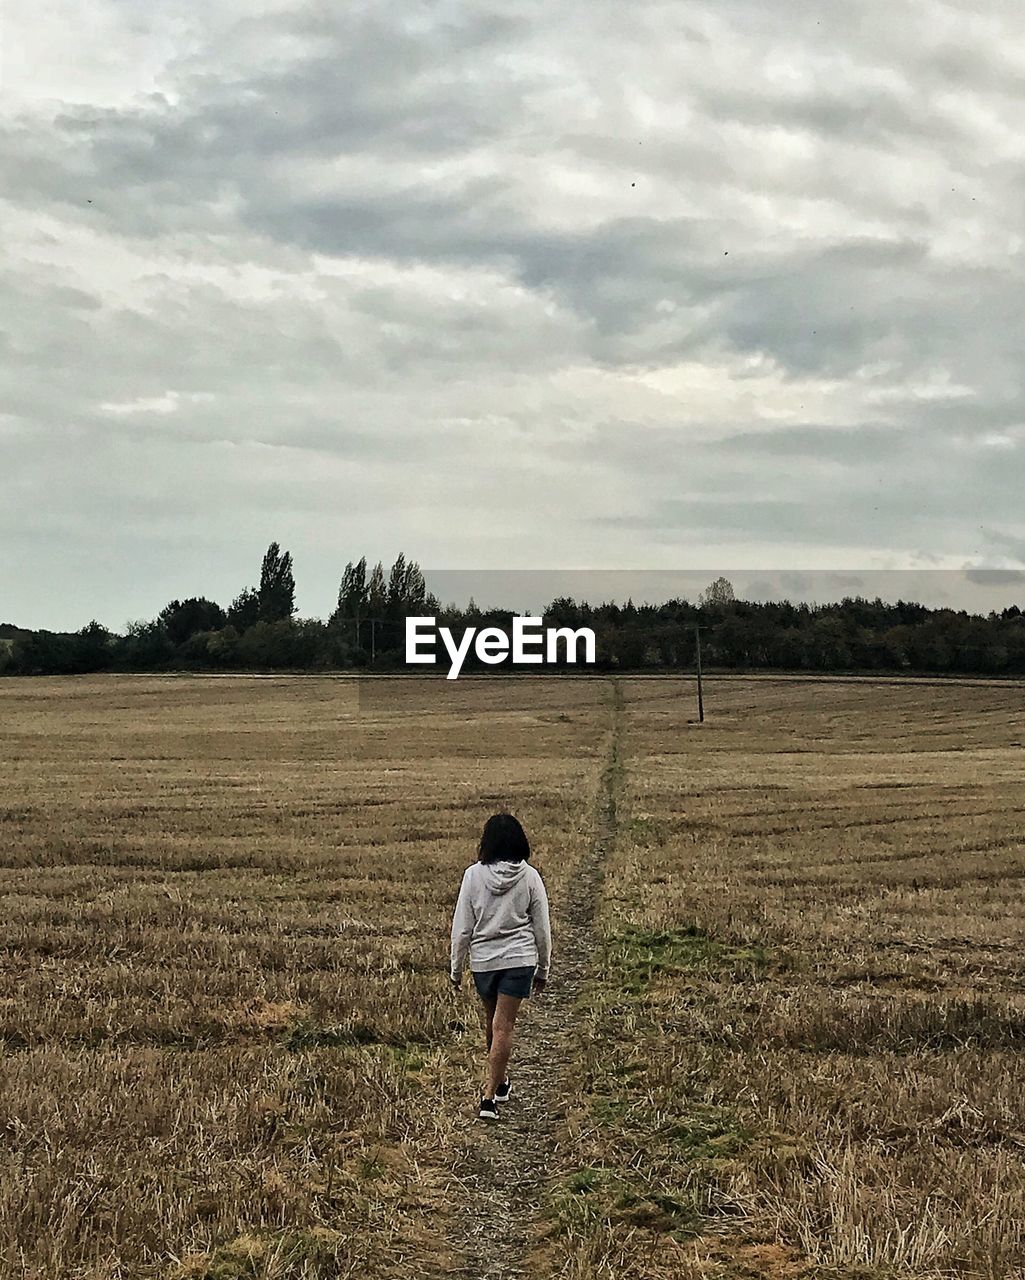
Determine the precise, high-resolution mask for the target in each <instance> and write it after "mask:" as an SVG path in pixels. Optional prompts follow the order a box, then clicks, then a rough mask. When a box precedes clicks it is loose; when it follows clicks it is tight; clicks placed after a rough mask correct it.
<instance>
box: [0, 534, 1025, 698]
mask: <svg viewBox="0 0 1025 1280" xmlns="http://www.w3.org/2000/svg"><path fill="white" fill-rule="evenodd" d="M423 615H433V616H435V617H437V619H438V622H439V625H444V626H448V627H450V628H451V629H452V630H453V632H454V631H456V630H457V629H458V628H462V627H466V626H475V627H483V626H497V627H501V628H503V630H508V629H509V628H510V626H511V621H512V618H513V616H514V614H513V611H512V610H502V609H489V610H481V609H478V608H477V606H476V605H475V604H474V602H473V601H472V600H471V601H469V603H468V604H467V605H466V606H463V607H459V606H457V605H455V604H447V605H441V604H440V602H439V601H438V599H437V598H436V597H435V596H434V595H433V594H432V593H431V592H429V591H428V589H427V584H426V582H425V580H424V575H423V572H422V571H421V569H420V566H419V564H417V562H416V561H415V560H407V558H406V557H405V555H399V556H398V558H397V559H396V560H395V562H394V563H393V564H392V565H391V568H390V569H389V570H387V571H386V570H385V567H384V565H383V564H382V563H381V562H378V563H377V564H375V565H373V566H372V567H371V566H370V565H369V564H368V562H367V560H366V558H365V557H363V558H361V559H360V560H358V561H350V562H349V563H348V564H347V565H346V566H345V569H344V572H343V574H342V577H341V581H340V583H339V588H338V597H337V602H336V604H335V608H334V610H333V612H332V613H331V615H330V616H329V617H328V618H327V619H326V620H322V619H318V618H301V617H297V616H296V604H295V576H294V572H293V564H292V556H291V554H290V553H289V552H287V551H283V550H282V549H281V547H280V546H279V545H278V544H277V543H271V545H270V546H269V547H268V549H267V552H266V554H265V555H264V557H263V562H262V564H261V567H260V576H259V581H258V584H257V585H254V586H249V587H246V588H244V589H243V590H242V591H240V592H239V594H238V595H237V596H236V597H235V598H234V599H233V600H232V601H231V603H230V604H229V605H228V606H227V607H222V606H221V605H219V604H218V603H217V602H216V601H213V600H208V599H206V598H205V597H202V596H193V597H189V598H188V599H184V600H177V599H176V600H171V601H170V602H169V603H168V604H167V605H165V606H164V608H163V609H161V611H160V612H159V614H158V615H157V616H156V617H155V618H153V619H151V620H149V621H143V622H136V623H132V624H130V625H129V626H128V627H127V628H126V629H125V631H124V632H123V633H115V632H111V631H109V630H108V629H107V628H105V627H103V626H101V624H100V623H98V622H95V621H94V622H90V623H89V624H88V625H87V626H85V627H83V628H82V629H81V630H79V631H76V632H70V633H66V632H51V631H25V630H22V629H20V628H18V627H17V626H15V625H14V624H11V623H8V624H3V625H0V673H3V674H8V675H58V674H78V673H85V672H95V671H170V670H199V671H202V670H221V671H235V670H239V671H253V670H259V671H264V670H271V671H273V670H287V671H326V670H380V671H389V670H395V669H397V668H399V667H401V666H403V652H404V637H405V619H406V618H407V617H409V616H423ZM542 616H543V618H544V621H545V624H546V625H548V626H558V627H565V626H568V627H573V628H574V629H576V628H580V627H590V628H592V629H593V630H594V632H595V636H596V639H597V661H596V663H595V669H596V670H599V671H653V672H654V671H679V670H690V669H692V667H693V664H694V657H695V632H696V629H697V628H700V631H701V645H702V656H703V660H704V662H705V665H706V666H707V667H708V668H710V669H713V670H714V669H719V670H734V671H797V672H802V671H803V672H877V673H900V672H911V673H919V672H920V673H928V674H933V673H935V674H965V675H967V674H972V675H1007V676H1021V675H1025V615H1023V614H1022V611H1021V609H1020V608H1019V607H1018V606H1017V605H1012V606H1010V607H1009V608H1006V609H1004V610H1003V611H1001V612H1000V613H996V612H992V613H989V614H986V615H981V614H970V613H968V612H966V611H964V610H955V609H929V608H927V607H926V606H925V605H921V604H916V603H913V602H909V601H903V600H898V601H897V602H896V603H886V602H884V601H882V600H881V599H879V598H876V599H874V600H868V599H865V598H863V597H856V596H855V597H851V596H848V597H845V598H844V599H842V600H840V601H837V602H835V603H829V604H794V603H792V602H790V601H788V600H782V601H772V602H767V603H756V602H753V601H747V600H738V599H736V597H735V594H734V591H733V588H732V586H731V585H730V583H729V582H728V581H727V580H726V579H725V578H719V579H717V580H716V581H715V582H713V583H711V584H710V585H709V586H708V588H707V589H706V590H705V591H704V592H702V593H701V595H700V596H699V597H698V599H697V600H696V601H693V602H691V601H688V600H685V599H673V600H667V601H665V602H664V603H662V604H639V605H636V604H634V603H633V602H632V601H630V600H628V601H626V603H625V604H617V603H614V602H604V603H600V604H591V603H588V602H586V601H577V600H574V599H570V598H568V597H560V598H558V599H556V600H553V601H551V603H550V604H548V605H547V607H546V608H545V609H544V610H543V613H542ZM464 669H465V670H467V671H472V670H474V669H478V670H485V669H486V670H489V671H494V670H496V669H498V670H500V669H501V668H495V667H488V668H482V667H480V666H479V665H475V660H474V659H472V658H471V659H470V660H468V661H467V663H466V666H465V668H464ZM575 670H579V668H575Z"/></svg>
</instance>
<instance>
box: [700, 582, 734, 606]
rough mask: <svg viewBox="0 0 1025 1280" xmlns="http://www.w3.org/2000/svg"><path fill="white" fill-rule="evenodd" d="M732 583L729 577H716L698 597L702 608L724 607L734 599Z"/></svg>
mask: <svg viewBox="0 0 1025 1280" xmlns="http://www.w3.org/2000/svg"><path fill="white" fill-rule="evenodd" d="M736 598H737V597H736V596H735V595H734V593H733V583H732V582H730V580H729V578H716V580H715V581H714V582H710V583H709V584H708V586H707V587H706V588H705V589H704V591H702V593H701V595H700V596H699V597H698V603H699V604H700V605H701V607H702V609H725V608H726V607H727V606H728V605H731V604H733V602H734V601H735V600H736Z"/></svg>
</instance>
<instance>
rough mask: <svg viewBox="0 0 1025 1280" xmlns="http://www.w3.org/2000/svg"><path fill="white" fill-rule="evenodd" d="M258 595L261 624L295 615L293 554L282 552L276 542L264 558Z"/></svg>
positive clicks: (268, 549)
mask: <svg viewBox="0 0 1025 1280" xmlns="http://www.w3.org/2000/svg"><path fill="white" fill-rule="evenodd" d="M257 595H258V597H259V601H260V621H261V622H282V621H284V620H285V619H286V618H290V617H291V616H292V615H293V614H294V613H295V577H294V576H293V574H292V553H291V552H290V551H282V550H281V548H280V547H279V546H278V544H277V543H276V542H272V543H271V544H270V546H269V547H268V548H267V552H266V554H265V555H264V557H263V565H262V567H261V569H260V586H259V590H258V591H257Z"/></svg>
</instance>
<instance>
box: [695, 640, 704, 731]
mask: <svg viewBox="0 0 1025 1280" xmlns="http://www.w3.org/2000/svg"><path fill="white" fill-rule="evenodd" d="M694 641H695V644H696V645H697V652H698V724H704V723H705V699H704V697H703V696H702V691H701V628H700V627H695V628H694Z"/></svg>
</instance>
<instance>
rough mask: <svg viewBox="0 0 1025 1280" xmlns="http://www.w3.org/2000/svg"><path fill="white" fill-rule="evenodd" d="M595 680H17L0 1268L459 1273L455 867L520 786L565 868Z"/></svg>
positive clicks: (7, 689) (598, 722)
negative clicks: (451, 953)
mask: <svg viewBox="0 0 1025 1280" xmlns="http://www.w3.org/2000/svg"><path fill="white" fill-rule="evenodd" d="M603 692H604V691H603V689H602V688H601V687H600V686H595V685H584V684H569V683H563V684H556V685H531V686H530V687H529V688H526V687H525V688H524V689H523V690H522V691H520V692H519V693H518V696H517V698H516V700H515V707H514V708H513V709H509V708H508V703H509V700H508V699H507V698H506V697H505V695H504V693H503V690H502V687H501V686H499V685H489V686H485V685H481V684H479V683H473V684H465V685H462V684H461V685H458V686H456V687H455V688H453V686H452V685H451V684H449V685H439V684H437V683H426V682H423V683H422V682H409V681H404V682H402V683H401V684H398V683H395V682H390V681H387V682H380V681H378V682H367V683H366V684H364V685H363V687H362V689H358V688H357V686H356V685H354V684H353V683H351V682H340V681H333V680H327V679H324V680H296V681H289V680H268V681H257V682H253V681H249V680H231V679H229V680H206V681H204V680H191V679H190V680H174V679H117V678H115V679H111V678H102V677H100V678H91V679H83V680H74V681H70V680H65V681H60V680H40V681H24V682H8V683H4V684H3V685H0V716H2V725H3V754H4V771H3V779H2V782H0V833H2V837H3V840H2V852H0V889H2V892H3V893H4V912H3V918H2V921H0V947H2V951H3V957H4V965H3V969H2V974H0V1038H2V1040H3V1042H4V1045H5V1046H6V1049H5V1052H4V1055H3V1058H2V1061H0V1078H2V1088H0V1134H2V1144H0V1240H2V1241H3V1246H2V1247H3V1248H4V1249H6V1261H5V1263H4V1265H3V1274H4V1275H5V1276H7V1275H10V1276H12V1277H13V1276H26V1277H28V1276H32V1277H39V1280H60V1278H63V1277H69V1278H70V1277H82V1278H86V1277H88V1278H89V1280H94V1278H96V1280H98V1278H99V1277H144V1276H159V1277H174V1276H181V1277H192V1278H194V1280H195V1278H198V1277H207V1278H208V1280H235V1278H236V1277H267V1278H268V1280H269V1278H270V1277H286V1276H287V1277H306V1278H309V1280H313V1278H314V1277H316V1278H321V1277H328V1276H330V1277H335V1276H340V1275H354V1276H355V1275H359V1276H385V1275H388V1276H401V1275H412V1274H414V1273H416V1274H418V1275H423V1274H424V1273H425V1270H426V1273H427V1274H438V1273H440V1272H441V1271H442V1270H443V1268H444V1267H445V1266H447V1265H448V1264H449V1262H450V1261H451V1259H450V1256H449V1255H450V1250H449V1245H448V1240H447V1223H448V1217H449V1214H450V1210H451V1190H452V1167H453V1164H454V1162H455V1160H456V1158H457V1155H458V1152H459V1150H460V1147H461V1144H462V1143H463V1142H464V1141H465V1139H466V1133H465V1130H466V1127H467V1125H466V1121H465V1115H466V1102H467V1098H468V1096H469V1090H470V1088H471V1085H472V1083H473V1082H474V1072H475V1071H476V1067H475V1065H472V1064H473V1062H474V1059H473V1054H474V1052H475V1051H476V1046H477V1037H478V1027H477V1024H476V1014H475V1011H474V1009H473V1005H472V1001H471V1000H470V998H469V997H468V996H467V997H464V998H463V999H460V1000H457V999H455V998H454V997H452V996H451V995H450V993H449V990H448V983H447V977H446V974H447V933H448V925H449V919H450V912H451V905H452V901H453V900H454V895H455V890H456V888H457V887H458V877H459V874H460V873H461V870H462V868H463V867H464V866H465V865H466V863H467V862H468V861H470V860H471V858H472V856H473V842H474V840H475V838H476V836H477V834H478V833H479V829H480V825H481V823H482V821H483V818H484V817H486V816H487V814H488V813H489V812H492V811H493V810H494V809H495V808H498V807H501V806H502V805H508V806H509V807H511V808H512V809H514V810H515V811H516V812H518V813H520V814H521V815H522V816H523V819H524V821H525V823H526V824H527V825H528V828H529V829H530V830H532V831H533V832H536V833H537V835H538V840H537V845H538V863H539V865H540V866H541V868H542V869H543V870H544V871H545V872H546V873H547V874H548V877H549V879H550V880H551V882H552V884H553V889H554V891H555V893H556V895H558V892H559V889H560V867H561V866H562V865H564V863H565V861H566V858H567V856H568V852H569V851H570V850H571V849H572V848H575V847H576V846H577V845H578V844H579V841H580V832H581V829H582V827H583V826H585V825H586V823H587V822H588V821H589V812H588V805H589V801H590V789H589V788H590V787H591V786H592V782H593V776H594V775H596V773H597V772H598V771H599V770H600V764H601V761H600V759H599V758H598V757H597V755H596V753H598V752H600V750H601V747H602V740H601V735H602V734H603V733H604V730H605V712H604V703H603ZM439 1090H440V1092H441V1096H440V1098H439V1096H438V1094H439ZM425 1097H427V1098H429V1099H430V1105H428V1106H424V1105H423V1100H424V1098H425Z"/></svg>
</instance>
